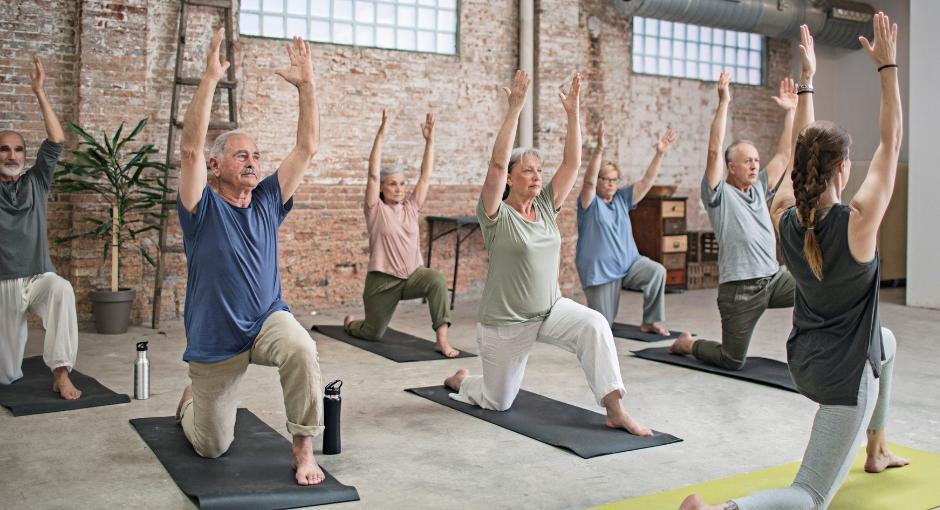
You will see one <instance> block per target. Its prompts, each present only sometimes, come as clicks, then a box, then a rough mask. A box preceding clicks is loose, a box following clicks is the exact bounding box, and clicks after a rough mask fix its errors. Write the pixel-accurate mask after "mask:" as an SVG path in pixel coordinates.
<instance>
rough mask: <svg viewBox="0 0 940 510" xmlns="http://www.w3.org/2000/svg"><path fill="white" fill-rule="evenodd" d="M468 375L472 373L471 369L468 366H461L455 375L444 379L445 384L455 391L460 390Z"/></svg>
mask: <svg viewBox="0 0 940 510" xmlns="http://www.w3.org/2000/svg"><path fill="white" fill-rule="evenodd" d="M468 375H470V371H469V370H467V369H466V368H461V369H460V370H458V371H457V372H456V373H455V374H454V375H452V376H450V377H448V378H447V379H444V386H447V387H448V388H450V389H452V390H454V391H460V383H462V382H463V380H464V379H466V378H467V376H468Z"/></svg>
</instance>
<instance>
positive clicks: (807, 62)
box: [770, 25, 816, 232]
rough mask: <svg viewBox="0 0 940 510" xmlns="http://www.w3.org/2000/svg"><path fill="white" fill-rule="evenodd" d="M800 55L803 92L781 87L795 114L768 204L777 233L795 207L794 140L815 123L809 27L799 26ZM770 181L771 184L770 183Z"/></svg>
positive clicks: (813, 59)
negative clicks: (787, 148)
mask: <svg viewBox="0 0 940 510" xmlns="http://www.w3.org/2000/svg"><path fill="white" fill-rule="evenodd" d="M800 53H801V55H802V59H803V68H802V70H801V71H800V86H801V87H802V88H803V91H802V92H797V91H796V83H794V82H793V80H791V79H789V78H787V80H786V83H785V84H784V85H782V88H781V92H780V93H781V96H782V95H783V94H784V92H783V88H786V89H787V92H786V94H787V95H789V94H790V93H791V92H793V93H795V94H797V96H796V97H797V105H796V113H795V115H794V120H793V132H792V133H791V135H790V142H791V143H790V155H791V157H789V158H787V165H786V167H785V169H784V175H783V176H782V179H783V180H782V181H781V182H780V186H779V187H778V189H777V192H776V193H775V194H774V198H773V201H772V202H771V203H770V219H771V221H772V222H773V224H774V229H776V230H777V231H778V232H779V231H780V218H781V217H783V213H784V212H786V210H787V209H789V208H791V207H793V206H794V205H796V197H795V196H794V194H793V179H792V178H791V173H790V170H791V169H792V168H793V156H792V155H793V154H794V152H795V151H796V140H797V138H799V136H800V133H801V132H802V131H803V129H805V128H806V126H808V125H810V124H812V123H813V122H814V121H815V120H816V112H815V110H814V108H813V99H814V98H813V95H814V92H813V77H814V76H815V75H816V47H815V46H814V43H813V36H812V35H811V34H810V33H809V27H808V26H806V25H803V26H801V27H800ZM771 182H772V181H771Z"/></svg>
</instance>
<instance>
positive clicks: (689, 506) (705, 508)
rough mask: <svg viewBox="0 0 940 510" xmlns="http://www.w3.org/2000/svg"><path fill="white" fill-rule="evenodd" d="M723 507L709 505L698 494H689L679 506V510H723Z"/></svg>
mask: <svg viewBox="0 0 940 510" xmlns="http://www.w3.org/2000/svg"><path fill="white" fill-rule="evenodd" d="M725 508H726V506H725V505H709V504H706V503H705V500H703V499H702V497H701V496H699V495H698V494H690V495H688V496H686V498H685V499H683V500H682V503H681V504H679V510H725Z"/></svg>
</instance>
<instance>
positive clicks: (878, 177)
mask: <svg viewBox="0 0 940 510" xmlns="http://www.w3.org/2000/svg"><path fill="white" fill-rule="evenodd" d="M801 30H802V37H801V42H802V44H801V45H800V49H801V52H802V54H803V55H802V56H803V71H802V75H801V77H800V85H799V87H798V88H797V87H796V85H795V84H794V83H793V82H792V81H791V82H790V86H791V87H793V88H795V89H796V90H797V94H799V103H798V107H797V113H796V120H795V122H794V135H795V136H794V139H795V140H796V142H795V147H794V157H793V172H792V182H791V180H790V179H784V181H783V183H782V185H781V187H780V190H779V191H778V192H777V194H776V196H775V197H774V201H773V205H772V206H771V216H772V218H773V222H774V225H775V227H777V230H778V232H779V233H780V246H781V250H782V252H783V256H784V259H785V260H786V263H787V268H788V269H789V270H790V272H791V274H793V277H794V279H795V280H796V295H795V299H794V307H793V330H792V331H791V333H790V337H789V339H788V341H787V361H788V362H789V367H790V375H791V376H792V377H793V381H794V382H795V383H796V386H797V388H798V389H799V390H800V392H801V393H802V394H803V395H805V396H807V397H808V398H810V399H812V400H813V401H815V402H817V403H819V404H820V406H819V410H818V411H817V413H816V418H815V420H814V423H813V430H812V433H811V435H810V441H809V445H808V446H807V448H806V453H805V454H804V456H803V462H802V465H801V466H800V470H799V472H798V473H797V475H796V479H795V480H794V482H793V484H792V485H791V486H790V487H786V488H780V489H772V490H767V491H763V492H758V493H755V494H751V495H750V496H746V497H743V498H736V499H734V500H731V501H728V502H726V503H723V504H720V505H716V506H709V505H707V504H705V502H704V501H703V500H702V499H701V498H700V497H698V496H697V495H691V496H689V497H687V498H686V499H685V501H683V502H682V505H681V506H680V509H684V510H691V509H727V510H737V509H741V510H744V509H752V508H788V509H804V508H805V509H816V508H826V507H828V506H829V503H830V502H831V501H832V498H833V497H834V496H835V494H836V492H837V491H838V490H839V487H840V486H841V485H842V482H843V481H844V480H845V478H846V476H847V475H848V471H849V467H850V466H851V464H852V461H853V459H854V458H855V452H856V450H857V448H858V446H859V444H860V443H861V439H862V435H863V434H862V433H863V431H867V436H868V444H867V448H866V450H867V454H868V456H867V459H866V462H865V470H866V471H868V472H871V473H879V472H881V471H884V470H885V469H887V468H889V467H900V466H905V465H907V464H908V463H909V461H908V460H907V459H904V458H901V457H899V456H897V455H895V454H893V453H891V452H890V451H889V450H888V447H887V442H886V438H885V421H886V413H887V409H888V404H889V398H890V386H891V378H892V372H893V365H894V353H895V350H896V342H895V338H894V335H893V334H892V333H891V332H890V331H889V330H887V329H884V328H882V327H881V323H880V321H879V318H878V287H879V273H878V254H877V253H876V251H875V245H876V236H877V232H878V227H879V226H880V224H881V219H882V218H883V217H884V213H885V210H886V209H887V206H888V201H889V200H890V198H891V192H892V191H893V188H894V177H895V174H896V172H897V161H898V153H899V151H900V145H901V99H900V94H899V91H898V80H897V65H895V63H894V62H895V54H896V50H895V48H896V41H897V25H893V26H892V25H891V24H890V23H889V20H888V17H887V16H885V15H884V14H882V13H878V14H877V15H875V17H874V33H875V43H874V44H873V45H872V44H870V43H869V42H868V40H867V39H865V38H864V37H862V38H860V40H861V42H862V46H863V48H865V49H866V51H867V52H868V54H869V55H870V56H871V57H872V59H873V60H874V61H875V64H876V66H877V69H878V74H879V75H880V79H881V112H880V117H879V120H880V127H881V144H880V145H879V146H878V149H877V150H876V151H875V155H874V156H873V157H872V162H871V167H870V168H869V172H868V174H867V176H866V178H865V182H864V183H863V184H862V186H861V188H860V189H859V191H858V193H857V194H856V195H855V197H854V198H853V199H852V202H851V204H849V205H844V204H842V202H841V198H842V191H843V189H844V188H845V185H846V184H847V183H848V180H849V174H850V171H851V161H850V160H849V146H850V144H851V138H850V137H849V135H848V134H847V133H846V132H845V131H843V130H842V129H841V128H838V127H837V126H835V125H834V124H832V123H828V122H815V121H814V112H813V99H812V98H813V88H812V78H813V75H814V74H815V68H816V58H815V53H814V50H813V38H812V36H811V35H810V34H809V29H808V28H807V27H806V25H803V27H801ZM797 134H798V136H796V135H797Z"/></svg>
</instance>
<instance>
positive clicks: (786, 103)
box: [767, 78, 797, 189]
mask: <svg viewBox="0 0 940 510" xmlns="http://www.w3.org/2000/svg"><path fill="white" fill-rule="evenodd" d="M787 80H790V81H787ZM792 82H793V80H791V79H790V78H785V79H783V80H780V95H777V96H774V97H772V98H771V99H773V101H774V102H775V103H777V106H779V107H780V108H782V109H783V112H784V115H783V129H782V130H780V139H779V140H777V151H776V152H775V153H774V157H773V158H771V159H770V162H769V163H767V182H768V183H770V184H769V185H770V186H771V188H772V189H773V188H776V187H777V184H778V183H779V182H780V178H781V177H783V174H784V172H786V170H787V166H788V165H789V164H790V157H791V156H793V151H792V149H793V144H792V143H791V139H792V138H793V119H794V117H795V116H796V106H797V96H796V89H795V88H790V87H789V84H790V83H792Z"/></svg>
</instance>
